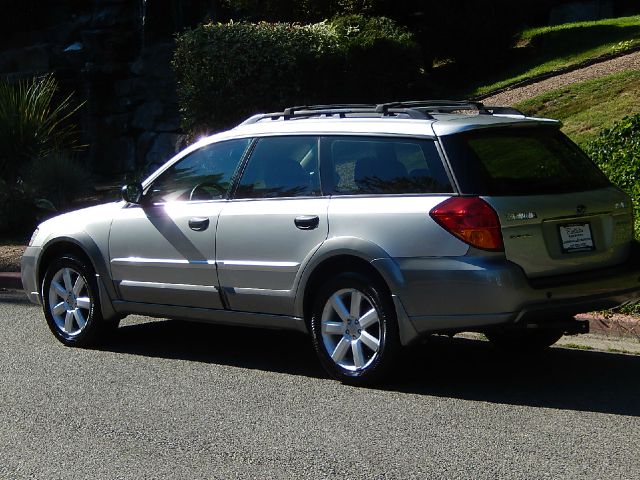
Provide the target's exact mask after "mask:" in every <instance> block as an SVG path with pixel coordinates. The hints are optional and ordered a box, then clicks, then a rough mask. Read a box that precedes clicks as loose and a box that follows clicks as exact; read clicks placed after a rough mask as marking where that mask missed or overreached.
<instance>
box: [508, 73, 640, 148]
mask: <svg viewBox="0 0 640 480" xmlns="http://www.w3.org/2000/svg"><path fill="white" fill-rule="evenodd" d="M516 108H518V109H520V110H522V111H523V112H525V113H527V114H528V115H532V116H536V117H549V118H557V119H559V120H562V122H563V123H564V127H563V131H564V132H565V133H566V134H567V135H569V137H571V138H572V139H573V141H575V142H576V143H578V144H579V145H586V143H587V142H588V141H589V140H591V139H593V138H594V137H595V136H596V135H597V134H598V133H599V132H600V131H601V130H603V129H605V128H610V127H611V126H612V125H613V124H614V123H615V122H616V121H617V120H620V119H621V118H622V117H624V116H625V115H631V114H634V113H638V112H640V71H634V70H630V71H626V72H620V73H616V74H613V75H609V76H607V77H602V78H598V79H595V80H588V81H585V82H580V83H576V84H573V85H570V86H568V87H564V88H562V89H559V90H553V91H550V92H547V93H544V94H542V95H540V96H538V97H535V98H532V99H530V100H526V101H524V102H521V103H519V104H517V105H516Z"/></svg>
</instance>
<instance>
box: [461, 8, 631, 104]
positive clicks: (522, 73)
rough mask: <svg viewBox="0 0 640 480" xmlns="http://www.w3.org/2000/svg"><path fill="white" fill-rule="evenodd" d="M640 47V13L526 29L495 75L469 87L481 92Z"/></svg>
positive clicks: (474, 93)
mask: <svg viewBox="0 0 640 480" xmlns="http://www.w3.org/2000/svg"><path fill="white" fill-rule="evenodd" d="M637 48H640V16H638V15H636V16H633V17H621V18H612V19H605V20H599V21H595V22H576V23H567V24H563V25H554V26H551V27H542V28H533V29H529V30H525V31H524V32H522V33H521V34H520V36H519V38H518V39H517V41H516V44H515V47H514V48H513V49H512V50H511V51H510V52H508V54H507V56H506V57H505V58H504V59H503V61H501V62H500V64H502V65H505V68H496V69H494V70H493V71H492V72H491V74H489V75H487V76H485V77H484V78H480V79H478V80H477V81H476V82H475V84H474V85H470V86H468V92H470V95H481V94H483V93H487V92H490V91H492V90H496V89H499V88H502V87H505V86H507V85H511V84H513V83H516V82H520V81H522V80H526V79H528V78H531V77H534V76H536V75H541V74H545V73H550V72H553V71H556V70H559V69H562V68H565V67H570V66H573V65H578V64H580V63H582V62H584V61H587V60H591V59H595V58H599V57H603V56H606V55H610V54H615V53H623V52H626V51H631V50H634V49H637Z"/></svg>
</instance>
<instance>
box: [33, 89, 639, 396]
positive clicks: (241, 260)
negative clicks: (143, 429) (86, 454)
mask: <svg viewBox="0 0 640 480" xmlns="http://www.w3.org/2000/svg"><path fill="white" fill-rule="evenodd" d="M636 258H637V255H636V244H635V242H634V239H633V212H632V206H631V201H630V199H629V197H628V196H627V195H626V194H625V193H623V192H622V191H620V190H619V189H618V188H616V187H615V186H613V185H612V184H611V183H610V182H609V181H608V180H607V178H606V177H605V176H604V175H603V174H602V173H601V172H600V171H599V170H598V168H597V167H596V166H595V165H594V164H593V163H592V162H591V160H590V159H589V158H587V156H586V155H585V154H584V153H583V152H582V151H581V150H580V149H579V148H578V147H576V146H575V145H574V144H573V143H572V142H571V141H570V140H569V139H567V137H566V136H565V135H563V134H562V133H561V132H560V124H559V122H557V121H553V120H547V119H535V118H528V117H525V116H524V115H522V114H521V113H520V112H518V111H516V110H513V109H510V108H506V107H487V106H484V105H482V104H481V103H471V102H449V101H418V102H397V103H388V104H381V105H328V106H311V107H296V108H288V109H286V110H284V111H283V112H277V113H270V114H261V115H256V116H253V117H251V118H250V119H248V120H246V121H245V122H243V123H242V124H241V125H239V126H237V127H236V128H233V129H231V130H229V131H226V132H222V133H219V134H216V135H213V136H211V137H208V138H205V139H203V140H201V141H199V142H197V143H196V144H194V145H192V146H190V147H189V148H187V149H186V150H184V151H183V152H181V153H179V154H178V155H176V156H175V157H174V158H172V159H171V160H169V161H168V162H167V163H166V164H165V165H164V166H162V167H161V168H160V169H159V170H158V171H156V172H155V173H153V174H152V175H151V176H150V177H149V178H147V179H146V180H145V181H144V182H142V184H131V185H127V186H125V187H124V188H123V200H122V201H119V202H115V203H110V204H106V205H100V206H97V207H92V208H87V209H84V210H80V211H76V212H72V213H68V214H64V215H60V216H58V217H55V218H52V219H50V220H47V221H46V222H44V223H42V224H41V225H40V226H39V228H38V229H37V230H36V231H35V233H34V234H33V237H32V239H31V242H30V245H29V247H28V248H27V250H26V252H25V254H24V257H23V259H22V281H23V284H24V287H25V290H26V292H27V295H28V296H29V298H30V299H31V300H32V301H33V302H36V303H39V304H41V305H42V306H43V310H44V315H45V317H46V320H47V323H48V325H49V327H50V329H51V331H52V332H53V334H54V335H55V336H56V338H58V340H60V341H61V342H62V343H64V344H66V345H71V346H87V345H90V344H92V343H94V342H96V341H98V340H100V339H101V338H103V336H104V334H105V333H106V331H107V330H108V329H112V328H114V327H116V326H117V325H118V321H119V320H120V319H121V318H123V317H124V316H126V315H127V314H142V315H148V316H154V317H163V318H174V319H182V320H192V321H202V322H211V323H221V324H230V325H242V326H254V327H267V328H276V329H293V330H298V331H301V332H306V333H308V334H310V336H311V339H312V344H313V348H315V350H316V352H317V354H318V357H319V359H320V361H321V363H322V365H323V366H324V368H325V369H326V370H327V372H328V373H329V374H330V375H331V376H332V377H334V378H337V379H339V380H341V381H343V382H347V383H353V384H366V383H371V382H376V381H379V380H380V379H381V378H382V376H383V375H384V374H385V373H387V372H389V370H390V369H391V367H392V366H393V364H394V360H396V359H397V358H398V353H399V352H400V350H401V348H402V347H403V346H406V345H410V344H412V343H414V342H416V341H419V340H420V339H422V338H424V337H425V336H427V335H429V334H433V333H447V334H455V333H457V332H462V331H476V332H482V333H484V334H485V335H486V336H487V337H488V339H489V340H490V341H492V342H494V343H495V344H496V345H500V346H503V347H511V348H516V349H521V350H523V349H534V348H543V347H547V346H549V345H551V344H553V343H554V342H556V341H557V340H558V339H559V338H560V337H561V336H562V335H563V334H576V333H581V332H586V331H588V324H587V323H586V322H580V321H577V320H576V319H575V318H574V315H575V314H577V313H580V312H587V311H591V310H596V309H604V308H609V307H614V306H618V305H621V304H623V303H625V302H628V301H631V300H636V299H638V298H639V296H640V294H639V292H640V268H639V267H638V262H637V260H636ZM301 338H303V337H301Z"/></svg>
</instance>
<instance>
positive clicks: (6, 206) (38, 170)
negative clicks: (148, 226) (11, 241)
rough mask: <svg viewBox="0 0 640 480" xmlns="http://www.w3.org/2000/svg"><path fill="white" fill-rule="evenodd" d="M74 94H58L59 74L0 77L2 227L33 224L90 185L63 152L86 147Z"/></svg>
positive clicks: (19, 228) (23, 228)
mask: <svg viewBox="0 0 640 480" xmlns="http://www.w3.org/2000/svg"><path fill="white" fill-rule="evenodd" d="M72 97H73V96H72V94H69V95H67V96H66V97H62V98H60V97H59V96H58V84H57V82H56V80H55V78H54V77H53V75H45V76H43V77H39V78H33V79H31V80H26V81H19V82H17V83H10V82H8V81H6V80H2V79H0V171H2V178H1V179H0V231H3V232H5V231H11V232H14V233H17V232H24V231H28V230H30V229H32V228H33V227H34V225H35V222H36V221H37V219H38V218H39V217H40V216H41V215H42V214H43V213H44V211H46V210H52V209H56V208H65V207H66V206H67V205H68V203H69V202H70V200H71V199H72V198H73V197H74V196H76V195H78V194H80V193H82V191H83V190H84V189H85V188H87V186H88V185H89V183H88V182H87V176H86V175H85V174H84V173H81V172H83V171H84V170H83V169H82V168H81V167H79V166H78V165H77V164H76V163H74V162H73V161H71V160H70V159H68V157H65V156H64V155H63V153H62V152H68V151H73V150H77V149H80V148H82V146H81V145H79V144H78V129H77V127H76V126H75V124H73V123H72V122H71V118H72V116H73V115H74V114H75V113H76V112H77V111H78V109H79V108H80V107H81V106H82V105H81V104H80V105H74V104H73V102H72ZM65 158H66V159H65ZM48 196H50V198H48Z"/></svg>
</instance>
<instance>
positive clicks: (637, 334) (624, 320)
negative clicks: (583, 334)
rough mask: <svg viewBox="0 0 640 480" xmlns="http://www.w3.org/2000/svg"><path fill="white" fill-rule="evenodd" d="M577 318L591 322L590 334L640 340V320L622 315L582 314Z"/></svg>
mask: <svg viewBox="0 0 640 480" xmlns="http://www.w3.org/2000/svg"><path fill="white" fill-rule="evenodd" d="M576 318H578V319H579V320H588V321H589V332H590V333H598V334H601V335H610V336H615V337H630V338H637V339H639V340H640V318H637V317H633V316H631V315H621V314H613V315H606V316H605V315H602V314H600V313H582V314H580V315H576Z"/></svg>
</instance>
